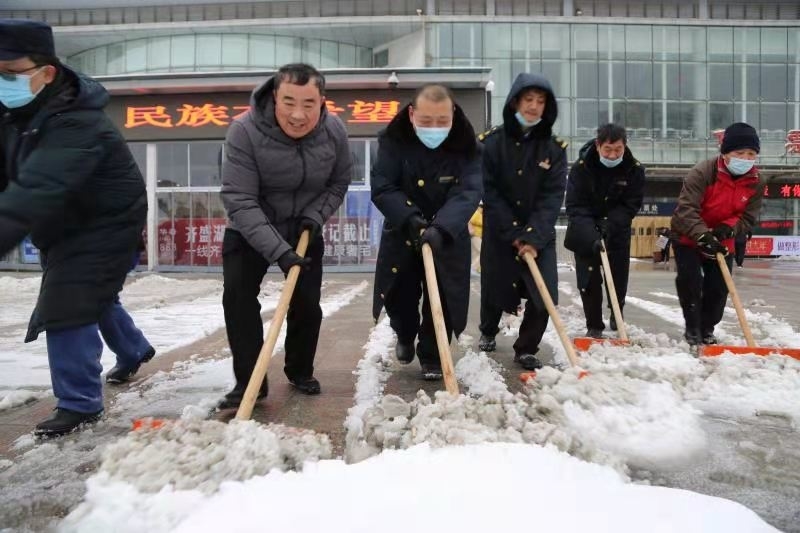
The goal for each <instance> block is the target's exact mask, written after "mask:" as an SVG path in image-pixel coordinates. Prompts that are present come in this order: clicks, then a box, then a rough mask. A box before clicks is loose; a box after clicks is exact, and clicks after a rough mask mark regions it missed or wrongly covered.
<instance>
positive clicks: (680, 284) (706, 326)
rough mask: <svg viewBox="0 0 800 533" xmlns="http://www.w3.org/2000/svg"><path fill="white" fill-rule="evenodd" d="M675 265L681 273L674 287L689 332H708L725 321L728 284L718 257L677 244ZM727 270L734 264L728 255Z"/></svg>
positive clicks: (701, 333) (694, 333)
mask: <svg viewBox="0 0 800 533" xmlns="http://www.w3.org/2000/svg"><path fill="white" fill-rule="evenodd" d="M674 250H675V265H676V267H677V271H678V275H677V277H676V278H675V288H676V289H677V290H678V300H679V301H680V304H681V309H683V318H684V320H685V322H686V333H689V334H693V335H708V334H711V333H713V332H714V326H716V325H717V324H719V323H720V321H721V320H722V314H723V313H724V312H725V302H726V300H727V299H728V287H727V286H726V285H725V280H724V279H723V277H722V273H721V272H720V270H719V265H718V264H717V261H716V260H715V259H705V258H704V257H703V256H702V255H701V254H700V252H698V251H697V249H696V248H694V247H692V246H685V245H682V244H678V243H675V247H674ZM726 263H727V264H728V270H730V268H731V265H732V258H731V256H730V254H729V255H728V257H727V258H726Z"/></svg>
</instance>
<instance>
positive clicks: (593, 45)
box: [515, 24, 597, 59]
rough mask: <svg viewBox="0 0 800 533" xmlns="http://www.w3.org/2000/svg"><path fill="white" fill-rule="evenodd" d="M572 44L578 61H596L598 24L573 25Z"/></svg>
mask: <svg viewBox="0 0 800 533" xmlns="http://www.w3.org/2000/svg"><path fill="white" fill-rule="evenodd" d="M515 42H516V41H515ZM572 42H573V43H574V47H575V58H577V59H596V58H597V25H596V24H573V25H572Z"/></svg>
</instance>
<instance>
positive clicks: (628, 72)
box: [625, 63, 653, 98]
mask: <svg viewBox="0 0 800 533" xmlns="http://www.w3.org/2000/svg"><path fill="white" fill-rule="evenodd" d="M625 94H626V96H627V97H628V98H652V97H653V64H652V63H628V64H627V65H625Z"/></svg>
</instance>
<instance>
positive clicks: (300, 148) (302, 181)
mask: <svg viewBox="0 0 800 533" xmlns="http://www.w3.org/2000/svg"><path fill="white" fill-rule="evenodd" d="M297 153H298V154H300V161H301V163H302V165H303V177H302V178H300V186H299V187H298V188H297V190H296V191H295V193H294V194H293V195H292V218H295V217H296V216H297V213H295V209H297V194H298V192H299V191H300V190H302V188H303V185H305V183H306V157H305V154H303V145H302V144H300V143H299V142H298V143H297Z"/></svg>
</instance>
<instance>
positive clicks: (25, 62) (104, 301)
mask: <svg viewBox="0 0 800 533" xmlns="http://www.w3.org/2000/svg"><path fill="white" fill-rule="evenodd" d="M108 99H109V97H108V93H107V92H106V90H105V89H104V88H103V87H102V86H101V85H100V84H99V83H97V82H95V81H94V80H92V79H90V78H87V77H85V76H83V75H82V74H80V73H77V72H75V71H73V70H71V69H70V68H68V67H66V66H65V65H62V64H61V63H60V62H59V60H58V58H57V57H56V55H55V50H54V46H53V33H52V30H51V29H50V27H49V26H47V25H46V24H42V23H40V22H33V21H28V20H0V115H2V122H0V255H3V254H5V253H7V252H8V251H9V250H11V249H12V248H13V247H14V246H15V245H17V244H18V243H19V242H20V241H21V240H22V239H23V238H24V237H25V236H26V235H28V234H30V235H31V238H32V240H33V243H34V244H35V245H36V246H37V247H38V248H39V250H40V256H41V260H42V267H43V269H44V273H43V275H42V285H41V289H40V292H39V299H38V302H37V304H36V309H35V310H34V312H33V315H32V317H31V321H30V325H29V328H28V335H27V337H26V339H25V341H26V342H30V341H33V340H35V339H36V338H37V336H38V335H39V334H40V333H41V332H43V331H46V332H47V355H48V360H49V364H50V375H51V379H52V383H53V393H54V394H55V396H56V397H57V398H58V402H57V404H56V409H55V411H54V412H53V414H52V416H51V417H50V418H48V419H47V420H45V421H43V422H41V423H40V424H38V425H37V426H36V430H35V433H36V434H37V435H42V436H55V435H60V434H64V433H68V432H70V431H72V430H74V429H76V428H77V427H79V426H80V425H81V424H84V423H87V422H92V421H95V420H97V419H98V418H99V417H100V416H101V415H102V413H103V387H102V381H101V379H100V373H101V371H102V366H101V365H100V356H101V354H102V351H103V342H102V341H101V340H100V335H101V334H102V336H103V338H104V339H105V340H106V343H107V344H108V345H109V347H110V348H111V349H112V351H114V352H115V354H116V355H117V366H116V367H115V368H114V369H113V370H112V371H111V372H110V373H109V375H108V376H107V380H108V381H109V382H114V383H122V382H124V381H127V380H128V379H129V378H130V377H131V376H132V375H133V374H134V373H135V372H136V371H137V370H138V368H139V365H140V364H141V363H143V362H145V361H147V360H148V359H150V358H151V357H153V355H154V353H155V352H154V350H153V348H152V347H151V346H150V345H149V343H148V342H147V341H146V340H145V338H144V337H143V336H142V334H141V332H140V331H139V330H138V329H137V328H136V327H135V326H134V325H133V321H132V320H131V318H130V316H128V314H127V313H126V312H125V310H124V309H123V308H122V306H121V305H120V304H119V301H118V299H117V295H118V293H119V292H120V290H121V289H122V285H123V283H124V281H125V276H126V274H127V272H128V270H129V269H130V268H131V260H132V258H133V257H134V255H135V253H136V248H137V244H138V243H139V239H140V237H141V232H142V228H143V226H144V221H145V216H146V214H147V200H146V195H145V185H144V180H143V179H142V175H141V173H140V172H139V169H138V168H137V166H136V162H135V161H134V159H133V156H132V155H131V152H130V150H129V149H128V147H127V144H126V143H125V140H124V139H123V137H122V135H121V134H120V133H119V131H118V130H117V129H116V128H115V127H114V125H113V124H112V122H111V120H110V119H109V118H108V117H107V116H106V115H105V113H104V112H103V107H105V105H106V104H107V103H108Z"/></svg>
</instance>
